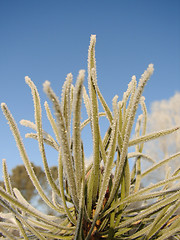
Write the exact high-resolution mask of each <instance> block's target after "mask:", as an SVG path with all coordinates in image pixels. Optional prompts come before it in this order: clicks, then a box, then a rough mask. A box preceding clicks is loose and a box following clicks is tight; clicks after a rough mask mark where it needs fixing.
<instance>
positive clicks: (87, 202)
mask: <svg viewBox="0 0 180 240" xmlns="http://www.w3.org/2000/svg"><path fill="white" fill-rule="evenodd" d="M95 43H96V36H95V35H92V36H91V40H90V46H89V52H88V88H89V92H87V91H86V89H85V87H84V85H83V82H84V78H85V71H84V70H80V71H79V75H78V78H77V81H76V84H75V86H74V85H73V84H72V74H68V75H67V79H66V81H65V83H64V86H63V89H62V97H61V101H60V100H59V98H58V97H57V96H56V94H55V92H54V91H53V90H52V88H51V86H50V82H48V81H46V82H45V83H44V85H43V87H44V91H45V93H46V94H47V96H48V97H49V99H50V100H51V102H52V105H53V108H54V116H53V114H52V112H51V110H50V107H49V105H48V103H47V102H45V104H44V106H45V110H46V114H47V118H48V120H49V122H50V124H51V126H52V129H53V131H54V135H55V137H52V136H51V135H49V134H48V133H47V132H46V131H45V130H43V127H42V119H41V118H42V116H41V103H40V97H39V93H38V91H37V88H36V86H35V85H34V83H33V82H32V81H31V79H30V78H29V77H25V81H26V83H27V84H28V85H29V87H30V88H31V92H32V96H33V102H34V113H35V114H34V118H35V120H34V123H32V122H30V121H27V120H22V121H21V124H23V125H25V126H27V127H30V128H32V129H33V130H35V133H29V134H27V137H30V138H34V139H36V140H37V141H38V145H39V149H40V152H41V156H42V161H43V165H44V171H45V174H46V178H47V181H48V182H49V185H50V187H51V189H52V196H51V197H50V196H46V194H45V192H44V191H43V189H42V186H41V185H40V183H39V180H38V178H37V177H36V175H35V173H34V170H33V168H32V165H31V163H30V161H29V159H28V156H27V153H26V150H25V147H24V145H23V142H22V139H21V136H20V133H19V130H18V127H17V125H16V123H15V120H14V119H13V117H12V115H11V113H10V111H9V110H8V107H7V106H6V104H5V103H2V104H1V107H2V110H3V113H4V115H5V117H6V118H7V120H8V123H9V125H10V128H11V131H12V133H13V135H14V138H15V140H16V144H17V147H18V149H19V152H20V155H21V157H22V159H23V162H24V165H25V168H26V170H27V172H28V175H29V177H30V179H31V181H32V183H33V184H34V186H35V188H36V189H37V192H38V193H39V195H40V197H41V198H42V200H43V201H44V202H45V204H47V205H48V206H49V207H50V208H51V209H52V210H54V211H55V212H56V213H57V214H55V215H54V216H53V215H47V214H45V213H43V212H40V211H38V210H37V209H35V208H33V207H32V206H31V205H30V204H29V203H28V202H27V201H26V200H25V199H24V198H23V197H22V195H21V193H20V192H19V191H18V189H12V186H11V182H10V178H9V175H8V171H7V165H6V161H5V160H3V174H4V185H5V188H4V189H3V188H0V204H2V206H3V207H5V208H6V209H7V211H8V213H0V217H1V218H2V219H3V221H1V222H0V232H1V233H2V239H13V240H14V239H26V240H28V239H40V240H47V239H48V240H50V239H69V240H70V239H74V240H75V239H76V240H81V239H82V240H84V239H85V240H90V239H92V240H93V239H121V240H122V239H156V240H164V239H170V238H171V239H172V238H173V239H179V237H180V218H179V215H178V209H179V207H180V185H179V180H180V173H179V172H180V169H177V170H176V171H175V172H173V173H172V174H171V175H169V176H168V177H167V178H166V179H164V180H163V181H161V182H158V183H156V184H154V185H149V186H148V187H145V188H141V183H142V182H143V177H144V176H146V175H147V174H148V173H150V172H152V171H153V170H155V169H158V167H159V166H161V165H163V164H166V163H167V162H168V161H170V160H171V159H174V158H176V157H179V156H180V152H178V153H176V154H174V155H172V156H170V157H168V158H166V159H164V160H162V161H161V162H159V163H156V162H155V161H154V159H152V158H151V156H147V155H145V154H144V153H143V146H144V143H145V142H147V141H150V140H153V139H156V138H159V137H161V136H164V135H167V134H170V133H172V132H174V131H176V130H178V129H179V128H180V127H178V126H177V127H174V128H171V129H165V130H162V131H158V132H153V133H150V134H146V123H147V110H146V105H145V99H144V97H142V93H143V89H144V87H145V85H146V83H147V81H148V80H149V78H150V76H151V74H152V73H153V71H154V68H153V65H152V64H150V65H149V66H148V68H147V70H146V71H145V72H144V73H143V74H142V76H141V78H140V80H139V82H138V83H137V81H136V77H135V76H133V77H132V80H131V82H130V83H129V85H128V89H127V91H126V92H125V93H124V95H123V98H122V100H121V101H119V100H118V96H115V97H114V98H113V100H112V111H111V110H110V108H109V106H108V105H107V104H106V101H105V99H104V98H103V96H102V94H101V92H100V90H99V87H98V85H97V78H96V61H95ZM114 87H115V86H114ZM82 99H84V102H85V107H86V110H87V115H88V119H87V120H86V121H84V122H81V105H82ZM98 99H99V100H98ZM99 101H100V103H101V104H102V107H103V109H104V112H103V113H101V112H99V107H98V103H99ZM139 105H140V106H141V109H142V114H141V115H140V116H139V118H138V120H137V123H136V128H135V138H134V139H131V138H130V137H131V133H132V129H133V124H134V123H135V115H136V112H137V109H138V106H139ZM71 116H72V117H71ZM102 116H106V117H107V119H108V122H109V127H108V129H107V131H106V133H105V135H104V136H101V133H100V125H99V118H100V117H102ZM87 124H90V126H91V131H92V135H91V136H92V142H93V161H92V164H90V165H89V166H88V167H85V156H84V150H83V149H84V143H83V142H82V140H81V131H82V129H83V128H84V127H86V125H87ZM71 126H72V129H73V131H72V133H71V130H70V129H71ZM44 144H48V145H50V146H51V147H53V148H54V149H56V150H57V151H58V159H57V165H58V181H57V182H55V181H54V179H53V177H52V175H51V171H50V168H49V166H48V161H47V158H46V152H45V147H44ZM131 146H135V151H134V152H129V150H128V148H129V147H131ZM131 158H134V159H135V161H134V167H133V169H132V171H130V168H129V161H131ZM145 160H148V161H151V162H152V166H151V167H150V168H149V169H147V170H146V171H145V172H141V161H145ZM172 186H173V187H172ZM59 199H61V201H59ZM152 200H154V201H152Z"/></svg>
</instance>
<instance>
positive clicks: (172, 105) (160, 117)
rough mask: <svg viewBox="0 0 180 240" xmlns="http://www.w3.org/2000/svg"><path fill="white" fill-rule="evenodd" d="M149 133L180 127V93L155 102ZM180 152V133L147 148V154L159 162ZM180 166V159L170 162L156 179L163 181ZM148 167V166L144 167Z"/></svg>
mask: <svg viewBox="0 0 180 240" xmlns="http://www.w3.org/2000/svg"><path fill="white" fill-rule="evenodd" d="M147 125H148V127H147V131H148V132H154V131H156V130H160V129H167V128H171V127H174V126H177V125H178V126H180V92H177V93H175V95H174V96H173V97H171V98H170V99H169V100H162V101H156V102H153V103H152V105H151V112H150V113H149V114H148V123H147ZM179 151H180V132H179V131H177V132H175V133H173V134H170V135H167V136H163V137H160V138H158V139H157V140H155V141H152V142H149V143H147V144H146V146H145V152H146V153H147V154H148V153H150V155H151V156H153V157H154V159H155V160H156V161H157V162H158V161H159V160H161V159H164V158H166V157H168V156H170V155H172V154H174V153H176V152H179ZM178 165H179V167H180V158H176V159H174V160H173V161H172V162H169V163H168V165H166V167H163V168H161V169H158V171H157V172H156V173H157V174H156V175H153V176H152V177H153V178H154V179H158V180H159V179H162V178H164V177H165V174H167V173H168V172H170V171H171V172H173V170H175V168H177V166H178ZM144 167H147V164H146V165H145V166H144Z"/></svg>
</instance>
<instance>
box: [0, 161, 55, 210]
mask: <svg viewBox="0 0 180 240" xmlns="http://www.w3.org/2000/svg"><path fill="white" fill-rule="evenodd" d="M32 166H33V169H34V172H35V174H36V176H37V178H38V180H39V182H40V184H41V186H42V188H43V189H44V190H45V191H46V192H47V194H48V195H50V194H51V192H50V188H49V184H48V182H47V180H46V177H45V173H44V171H43V169H42V168H41V167H40V166H36V165H34V164H33V163H32ZM50 170H51V174H52V176H53V178H54V180H56V179H57V177H58V169H57V167H56V166H53V167H51V168H50ZM10 179H11V183H12V187H13V188H18V190H19V191H20V192H21V194H22V195H23V197H24V198H25V199H26V200H27V201H28V202H30V203H31V204H32V205H34V206H35V207H38V205H40V204H43V201H41V199H40V198H39V195H38V194H37V191H36V189H35V187H34V185H33V184H32V182H31V180H30V178H29V176H28V174H27V172H26V169H25V167H24V165H18V166H16V167H15V168H13V169H12V173H11V175H10ZM0 185H1V186H4V183H3V181H1V182H0ZM42 208H44V209H45V211H46V212H47V211H48V208H47V206H41V209H42ZM0 211H3V208H2V207H1V206H0Z"/></svg>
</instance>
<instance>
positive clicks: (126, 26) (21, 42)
mask: <svg viewBox="0 0 180 240" xmlns="http://www.w3.org/2000/svg"><path fill="white" fill-rule="evenodd" d="M179 13H180V1H179V0H158V1H157V0H152V1H146V0H143V1H142V0H136V1H133V0H126V1H125V0H124V1H121V0H112V1H110V0H109V1H107V0H101V1H100V0H99V1H98V0H96V1H95V0H91V1H82V0H77V1H69V0H66V1H63V0H62V1H61V0H51V1H50V0H48V1H47V0H38V1H35V0H31V1H27V0H16V1H13V0H11V1H10V0H2V1H0V36H1V37H0V84H1V85H0V102H6V104H7V105H8V107H9V109H10V111H11V112H12V114H13V116H14V118H15V120H16V121H17V123H18V126H19V129H20V132H21V133H22V137H23V138H24V134H25V133H26V132H28V129H25V128H24V127H22V126H20V125H19V121H20V120H21V119H29V120H31V121H33V103H32V97H31V93H30V89H29V87H28V86H27V85H26V84H25V81H24V77H25V76H26V75H28V76H29V77H31V79H32V80H33V81H34V83H35V84H36V85H37V88H38V90H39V93H40V96H41V101H42V105H43V102H44V101H45V100H47V98H46V96H45V94H44V93H43V91H42V84H43V82H44V81H45V80H49V81H51V84H52V87H53V89H54V90H55V91H56V93H57V95H58V94H59V95H60V93H61V87H62V85H63V82H64V80H65V78H66V75H67V74H68V73H69V72H72V74H73V76H74V82H75V79H76V77H77V74H78V71H79V70H80V69H85V70H86V69H87V54H88V46H89V39H90V35H91V34H96V35H97V44H96V60H97V77H98V84H99V88H100V89H101V91H102V94H103V95H104V97H105V99H106V100H107V102H108V104H111V99H112V98H113V96H114V95H115V94H117V95H118V96H119V99H121V98H122V95H123V92H124V91H125V90H126V89H127V85H128V83H129V81H130V80H131V76H132V75H136V76H137V78H139V77H140V75H141V74H142V73H143V71H144V70H145V69H146V68H147V66H148V64H149V63H154V68H155V72H154V74H153V76H152V77H151V80H150V81H149V82H148V85H147V86H146V88H145V91H144V96H145V97H146V104H147V107H148V110H149V109H150V104H151V102H153V101H156V100H161V99H168V98H169V97H171V96H173V95H174V93H175V92H176V91H180V77H179V76H180V14H179ZM86 77H87V74H86ZM85 85H87V78H86V81H85ZM43 115H45V114H44V113H43ZM6 122H7V121H6V119H5V118H4V116H3V114H2V112H0V133H1V134H0V159H2V158H6V160H7V163H8V167H9V170H10V169H11V168H12V167H15V166H16V165H17V164H22V160H21V158H20V156H19V152H18V150H17V148H16V144H15V142H14V139H13V136H12V134H11V132H10V130H9V127H8V125H7V124H6ZM43 123H44V128H45V129H49V125H48V123H47V121H46V120H45V117H44V122H43ZM86 140H88V137H87V136H86V137H85V141H86ZM24 143H25V146H26V147H27V151H28V154H29V156H30V160H31V161H33V162H34V163H35V164H37V165H39V164H41V158H40V155H39V152H38V148H37V146H36V144H34V141H33V140H31V139H24ZM48 150H49V149H48ZM49 151H50V150H49ZM86 151H87V155H90V151H89V150H88V148H87V150H86ZM48 157H49V164H50V165H55V164H56V153H55V152H53V151H52V152H51V151H50V152H49V155H48ZM1 176H2V172H1V170H0V178H1Z"/></svg>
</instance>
